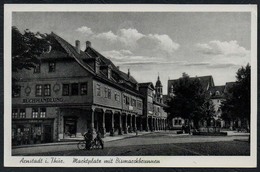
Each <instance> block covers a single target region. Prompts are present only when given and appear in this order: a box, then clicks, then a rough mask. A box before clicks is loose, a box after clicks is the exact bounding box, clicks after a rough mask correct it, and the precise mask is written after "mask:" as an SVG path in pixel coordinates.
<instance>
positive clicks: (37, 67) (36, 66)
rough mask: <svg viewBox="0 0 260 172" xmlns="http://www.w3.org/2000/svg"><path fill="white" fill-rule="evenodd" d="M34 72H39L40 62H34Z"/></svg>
mask: <svg viewBox="0 0 260 172" xmlns="http://www.w3.org/2000/svg"><path fill="white" fill-rule="evenodd" d="M33 72H34V73H40V72H41V65H40V64H36V65H35V67H34V71H33Z"/></svg>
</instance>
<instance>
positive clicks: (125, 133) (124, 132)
mask: <svg viewBox="0 0 260 172" xmlns="http://www.w3.org/2000/svg"><path fill="white" fill-rule="evenodd" d="M124 125H125V131H124V133H125V134H127V133H128V131H127V114H125V123H124Z"/></svg>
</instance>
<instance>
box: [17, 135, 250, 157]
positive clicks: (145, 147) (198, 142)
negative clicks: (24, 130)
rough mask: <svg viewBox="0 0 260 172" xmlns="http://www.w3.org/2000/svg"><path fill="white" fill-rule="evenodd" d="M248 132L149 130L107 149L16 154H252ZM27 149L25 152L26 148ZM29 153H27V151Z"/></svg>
mask: <svg viewBox="0 0 260 172" xmlns="http://www.w3.org/2000/svg"><path fill="white" fill-rule="evenodd" d="M247 139H248V136H247V135H233V136H192V135H177V134H174V133H172V132H158V133H150V134H149V133H148V134H145V135H140V136H136V137H130V138H124V139H120V140H113V141H108V142H105V148H104V149H103V150H101V149H96V150H89V151H86V150H78V149H77V145H76V143H77V142H74V143H70V144H65V143H63V144H62V145H58V144H56V145H52V146H39V147H36V148H30V147H27V148H17V149H14V150H13V155H37V156H38V155H39V156H142V155H173V156H174V155H250V144H249V142H247ZM23 149H24V151H21V150H23ZM25 152H26V153H25Z"/></svg>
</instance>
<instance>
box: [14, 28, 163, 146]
mask: <svg viewBox="0 0 260 172" xmlns="http://www.w3.org/2000/svg"><path fill="white" fill-rule="evenodd" d="M48 39H49V40H50V46H49V49H48V50H46V52H44V53H43V54H42V56H41V57H39V60H40V64H38V65H37V66H36V67H35V68H34V69H33V70H26V69H23V70H21V71H19V72H14V73H13V77H14V78H16V79H17V82H16V86H17V88H18V89H17V91H16V92H15V93H14V94H13V95H12V96H13V98H12V141H13V145H17V144H35V143H45V142H54V141H60V140H63V139H66V138H71V137H82V134H83V133H84V132H86V131H87V130H89V129H90V130H93V129H96V130H98V131H99V132H101V134H102V135H103V136H105V135H111V136H113V135H115V134H119V135H121V134H127V133H128V132H134V131H136V130H140V131H142V130H143V129H146V130H150V128H148V127H147V126H148V125H146V124H147V123H146V121H147V120H148V116H150V115H148V113H150V112H151V113H152V114H151V116H153V119H154V120H155V119H156V122H153V124H154V125H152V124H151V128H153V129H154V128H155V127H157V128H156V129H163V126H165V125H164V123H165V122H166V121H165V119H166V118H167V115H166V116H165V114H164V111H163V107H164V106H165V105H164V104H163V103H162V102H157V101H154V97H153V94H152V93H150V91H148V90H150V88H149V89H147V90H146V91H147V93H145V90H143V87H142V85H143V84H139V83H138V82H137V81H136V80H135V79H134V78H133V77H132V76H131V74H130V71H128V73H124V72H122V71H120V70H119V68H118V67H116V66H115V65H114V64H113V63H112V62H111V61H110V60H109V59H107V58H105V57H104V56H103V55H101V54H100V53H99V52H97V51H96V50H95V49H94V48H93V47H92V46H91V43H90V42H89V41H87V42H86V49H85V51H81V45H80V42H79V41H76V42H75V46H72V45H71V44H69V43H68V42H67V41H65V40H64V39H62V38H61V37H59V36H58V35H56V34H54V33H51V34H50V35H48ZM151 91H152V92H153V86H152V88H151ZM148 104H149V110H148V111H147V110H145V107H147V105H148ZM155 106H156V107H157V111H154V107H155ZM163 119H164V120H163Z"/></svg>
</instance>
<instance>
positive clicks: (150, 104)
mask: <svg viewBox="0 0 260 172" xmlns="http://www.w3.org/2000/svg"><path fill="white" fill-rule="evenodd" d="M148 110H149V111H153V104H152V103H148Z"/></svg>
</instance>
